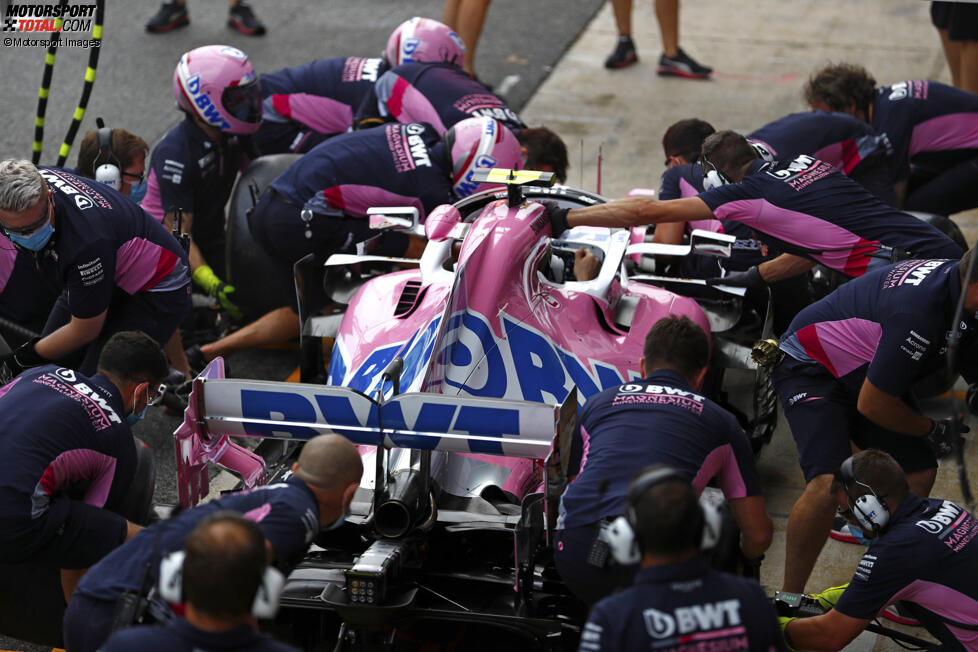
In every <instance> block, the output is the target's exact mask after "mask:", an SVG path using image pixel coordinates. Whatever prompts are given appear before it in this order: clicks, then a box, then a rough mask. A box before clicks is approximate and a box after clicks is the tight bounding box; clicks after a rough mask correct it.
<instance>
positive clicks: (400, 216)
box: [367, 206, 419, 231]
mask: <svg viewBox="0 0 978 652" xmlns="http://www.w3.org/2000/svg"><path fill="white" fill-rule="evenodd" d="M367 219H369V220H370V228H371V229H374V230H377V231H392V230H394V231H408V230H413V229H415V228H416V227H417V226H418V223H419V214H418V209H417V208H415V207H414V206H375V207H374V208H368V209H367Z"/></svg>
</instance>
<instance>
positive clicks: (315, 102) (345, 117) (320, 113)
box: [272, 93, 353, 134]
mask: <svg viewBox="0 0 978 652" xmlns="http://www.w3.org/2000/svg"><path fill="white" fill-rule="evenodd" d="M272 106H273V107H274V108H275V110H276V111H278V113H279V115H281V116H282V117H283V118H288V119H289V120H294V121H296V122H301V123H302V124H304V125H305V126H307V127H309V128H310V129H313V130H315V131H318V132H319V133H323V134H341V133H344V132H345V131H347V130H348V129H349V128H350V126H351V125H352V124H353V109H351V108H350V107H349V106H347V105H346V104H344V103H343V102H338V101H336V100H332V99H330V98H328V97H320V96H319V95H309V94H308V93H293V94H291V95H272Z"/></svg>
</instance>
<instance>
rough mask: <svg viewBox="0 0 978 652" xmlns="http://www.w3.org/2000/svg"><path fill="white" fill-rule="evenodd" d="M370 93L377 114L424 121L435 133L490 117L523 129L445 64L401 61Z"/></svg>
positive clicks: (505, 110) (500, 105) (497, 103)
mask: <svg viewBox="0 0 978 652" xmlns="http://www.w3.org/2000/svg"><path fill="white" fill-rule="evenodd" d="M374 92H375V93H376V96H377V102H378V109H379V110H380V113H381V115H383V116H391V117H393V118H395V119H396V120H397V121H398V122H427V123H429V124H431V125H432V126H433V127H434V128H435V130H436V131H438V133H439V134H443V133H445V131H447V130H448V129H449V128H450V127H452V126H453V125H454V124H456V123H457V122H461V121H462V120H465V119H466V118H483V117H485V118H493V119H495V120H497V121H499V123H500V124H502V125H503V126H504V127H507V128H508V129H509V130H510V131H513V132H517V133H518V132H519V131H520V130H522V129H525V128H526V125H525V124H524V123H523V121H522V120H521V119H520V117H519V116H518V115H516V112H515V111H513V110H512V109H511V108H509V107H508V106H506V103H505V102H503V101H502V100H501V99H499V97H497V96H496V95H493V94H492V92H491V91H489V89H488V88H486V87H485V86H483V85H482V84H480V83H479V82H478V81H476V79H475V78H474V77H472V75H470V74H468V73H467V72H465V71H464V70H462V69H461V68H459V67H457V66H454V65H452V64H448V63H417V62H415V63H405V64H402V65H400V66H397V67H395V68H392V69H391V70H389V71H387V72H386V73H384V75H383V76H381V78H380V79H379V80H377V85H376V87H375V89H374Z"/></svg>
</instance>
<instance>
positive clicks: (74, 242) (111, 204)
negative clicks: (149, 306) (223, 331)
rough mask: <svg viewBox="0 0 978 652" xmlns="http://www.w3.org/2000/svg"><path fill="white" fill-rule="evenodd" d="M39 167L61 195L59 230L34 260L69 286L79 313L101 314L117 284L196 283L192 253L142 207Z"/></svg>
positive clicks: (165, 286)
mask: <svg viewBox="0 0 978 652" xmlns="http://www.w3.org/2000/svg"><path fill="white" fill-rule="evenodd" d="M40 173H41V176H42V177H44V179H45V181H47V184H48V188H50V189H51V191H52V194H53V197H54V215H55V218H54V228H55V233H54V236H52V242H53V245H49V246H48V247H47V248H45V249H44V250H42V251H41V252H38V253H37V254H36V255H35V259H36V261H37V266H38V269H39V270H40V272H41V274H43V275H44V276H45V277H46V278H47V279H49V281H50V282H52V283H54V284H56V286H57V287H60V288H63V289H64V290H66V291H67V295H68V307H69V308H70V310H71V314H72V316H74V317H77V318H80V319H86V318H91V317H95V316H98V315H100V314H101V313H103V312H104V311H106V310H108V308H109V305H110V304H111V302H112V296H113V294H114V293H115V292H116V291H117V290H121V291H123V292H125V293H126V294H136V293H137V292H163V291H167V290H174V289H178V288H181V287H185V286H186V285H187V284H189V283H190V273H189V262H188V260H187V254H186V252H184V250H183V248H182V247H181V246H180V244H179V243H178V242H177V241H176V239H175V238H174V237H173V236H172V235H171V234H170V233H169V232H168V231H167V230H166V229H165V228H164V227H163V226H162V225H161V224H160V223H159V222H157V221H156V220H154V219H153V218H152V217H150V216H149V215H148V214H147V213H146V212H145V211H143V210H142V209H140V207H139V206H138V205H136V204H135V203H133V202H132V201H130V200H129V199H127V198H125V197H123V196H122V195H121V194H119V193H118V192H116V191H115V190H112V189H111V188H109V187H108V186H105V185H104V184H98V183H96V182H94V181H91V180H89V179H84V178H81V177H77V176H75V175H73V174H70V173H68V172H65V171H63V170H59V169H57V168H41V169H40Z"/></svg>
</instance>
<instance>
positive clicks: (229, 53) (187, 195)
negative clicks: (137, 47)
mask: <svg viewBox="0 0 978 652" xmlns="http://www.w3.org/2000/svg"><path fill="white" fill-rule="evenodd" d="M173 93H174V95H175V96H176V100H177V106H178V108H179V109H180V110H181V111H183V113H184V120H183V121H182V122H180V123H179V124H178V125H177V126H176V127H174V128H173V129H171V130H170V131H169V132H167V134H166V135H165V136H164V137H163V140H162V141H160V143H159V145H157V146H156V148H155V149H154V150H153V155H152V160H151V162H150V173H149V181H148V189H147V191H146V198H145V199H144V200H143V202H142V206H143V208H144V209H146V211H147V212H148V213H150V214H151V215H152V216H153V217H155V218H156V219H157V220H160V221H161V222H165V224H166V225H167V227H168V228H170V229H171V230H172V228H173V220H174V218H175V216H176V213H177V210H181V211H182V212H183V223H182V228H183V231H184V232H185V233H189V234H190V268H191V273H192V276H193V280H194V283H195V284H196V285H197V286H198V287H200V288H201V289H202V290H203V291H204V292H206V293H207V294H209V295H211V296H213V297H215V298H216V299H217V300H218V301H219V302H220V304H221V306H222V307H223V308H224V309H225V310H226V311H227V312H228V314H230V315H231V316H232V317H236V318H237V317H239V316H240V310H239V309H238V306H237V305H236V304H235V303H234V296H233V295H234V286H232V285H228V284H226V283H224V282H223V281H222V280H221V275H224V274H225V261H224V205H225V204H226V203H227V201H228V198H229V197H230V196H231V189H232V188H233V187H234V180H235V178H236V176H237V174H238V170H239V169H240V168H241V167H242V166H243V165H244V164H245V162H246V160H247V157H249V156H254V155H255V152H254V150H253V148H252V146H251V144H250V142H249V141H248V139H247V138H246V136H247V135H248V134H253V133H254V132H255V131H256V130H257V129H258V126H259V124H260V123H261V93H260V92H259V87H258V78H257V76H256V75H255V70H254V68H253V67H252V66H251V63H250V62H249V61H248V56H247V55H246V54H245V53H244V52H242V51H241V50H238V49H236V48H232V47H229V46H226V45H206V46H204V47H200V48H196V49H194V50H190V51H189V52H186V53H184V54H183V56H181V57H180V61H179V63H177V67H176V69H175V70H174V71H173Z"/></svg>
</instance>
